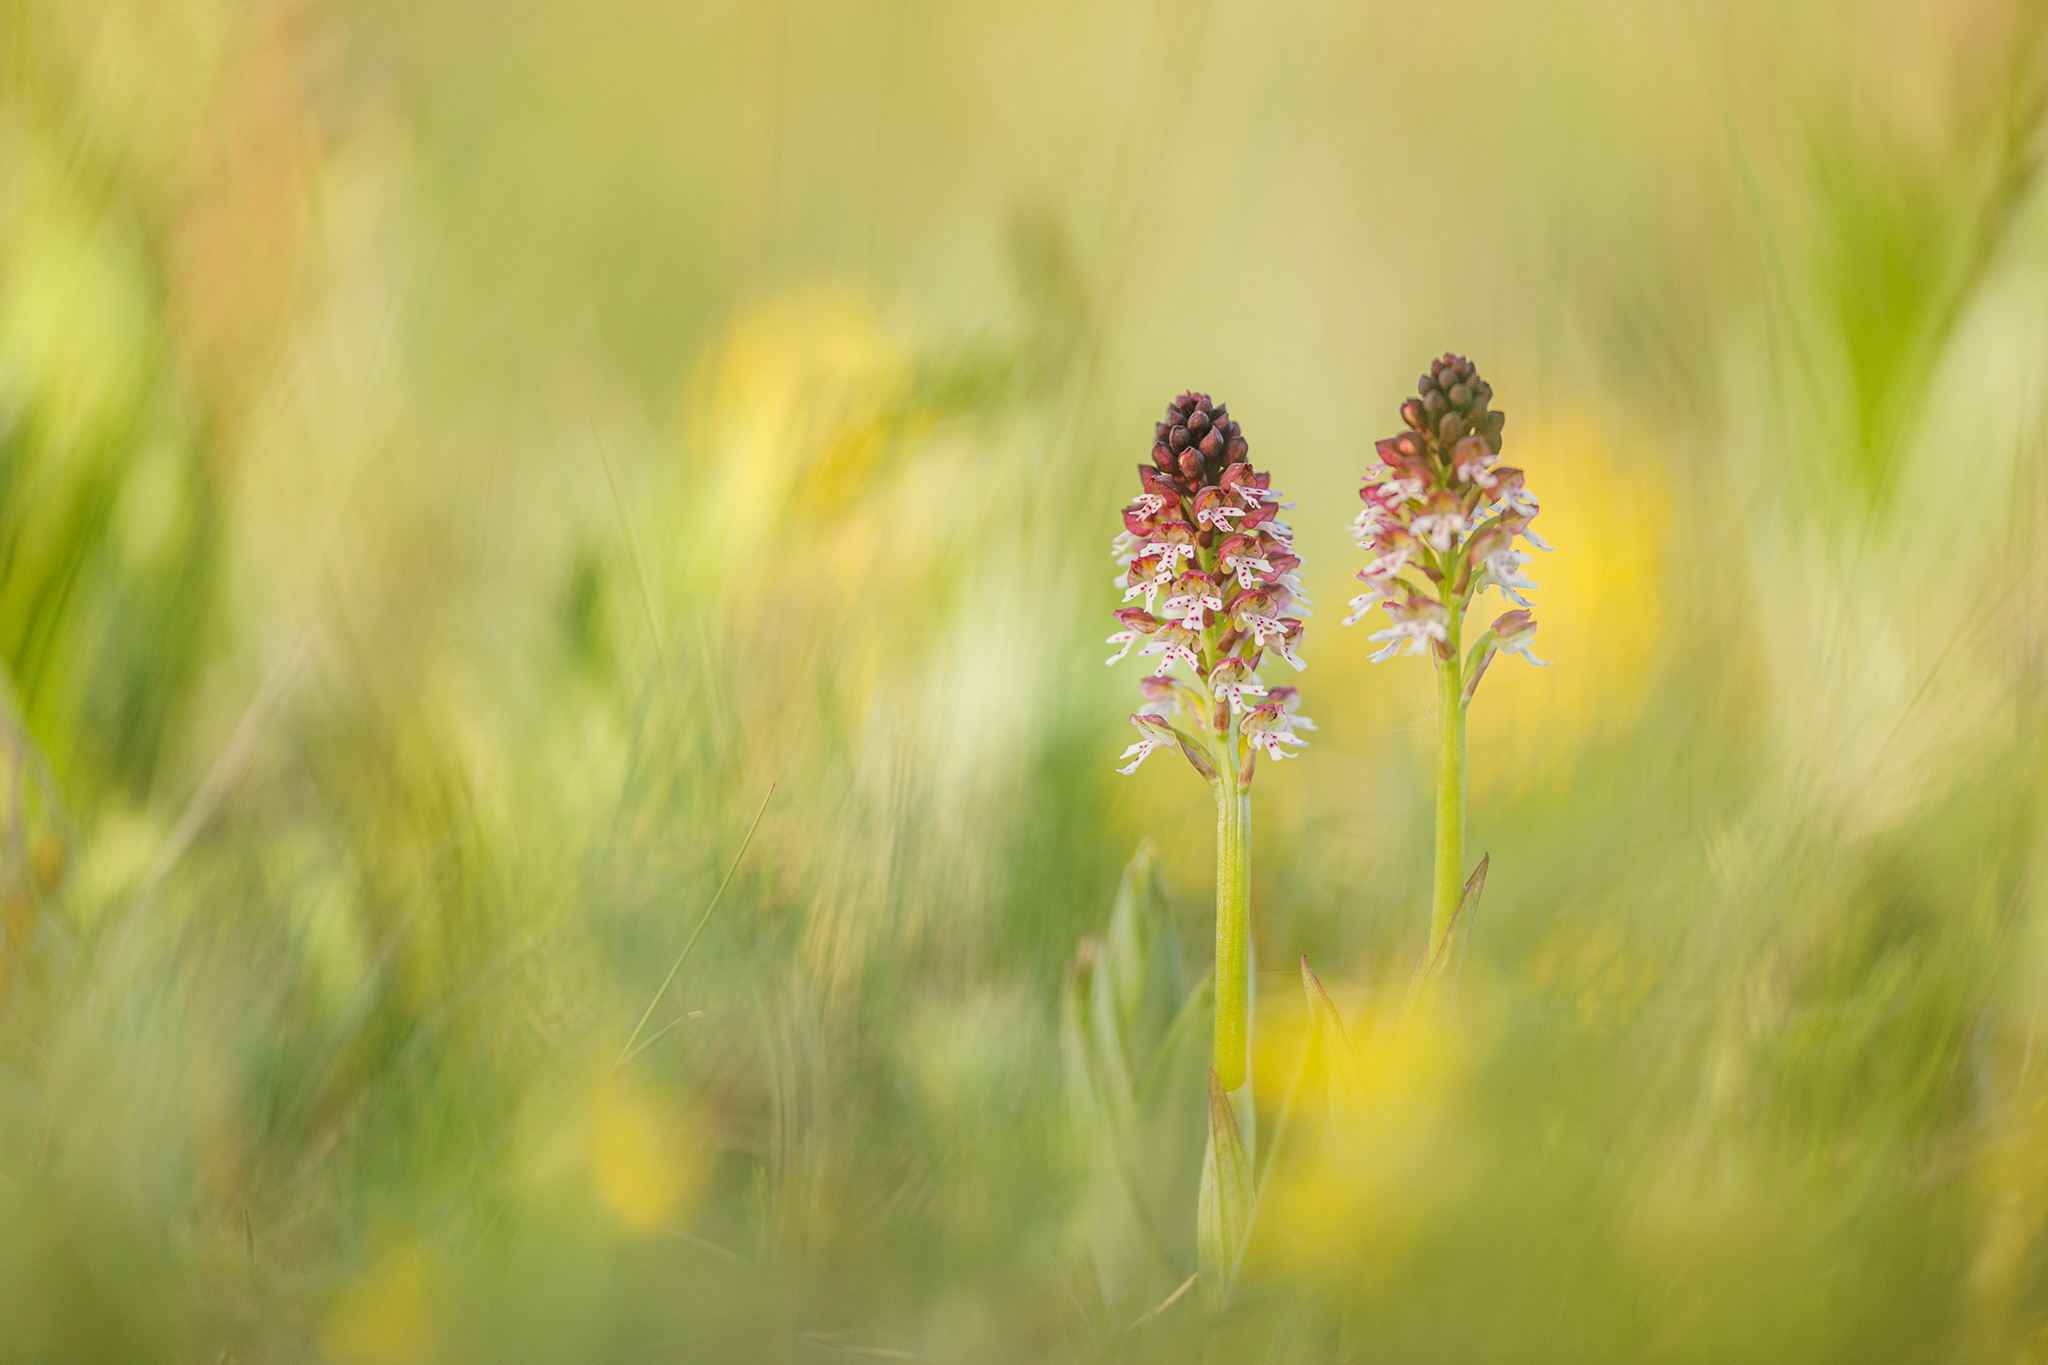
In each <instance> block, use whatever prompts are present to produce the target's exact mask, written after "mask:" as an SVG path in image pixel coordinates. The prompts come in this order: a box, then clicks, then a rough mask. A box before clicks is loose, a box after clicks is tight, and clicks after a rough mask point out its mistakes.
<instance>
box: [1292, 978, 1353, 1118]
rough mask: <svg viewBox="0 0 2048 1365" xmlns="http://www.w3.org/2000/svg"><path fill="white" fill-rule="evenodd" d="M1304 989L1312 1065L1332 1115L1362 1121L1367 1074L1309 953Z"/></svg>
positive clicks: (1302, 981) (1303, 983) (1303, 980)
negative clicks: (1319, 1077) (1306, 1001)
mask: <svg viewBox="0 0 2048 1365" xmlns="http://www.w3.org/2000/svg"><path fill="white" fill-rule="evenodd" d="M1301 985H1302V989H1303V990H1305V991H1307V992H1308V1017H1309V1042H1308V1045H1309V1048H1310V1053H1309V1063H1310V1065H1311V1067H1313V1068H1314V1070H1315V1072H1316V1073H1317V1074H1319V1075H1321V1076H1322V1077H1323V1079H1324V1082H1325V1084H1326V1086H1327V1088H1328V1091H1329V1096H1330V1112H1331V1114H1333V1115H1335V1116H1337V1117H1338V1118H1340V1119H1350V1118H1357V1117H1361V1116H1363V1115H1364V1113H1365V1072H1364V1070H1363V1069H1362V1068H1361V1067H1360V1066H1359V1064H1358V1053H1357V1052H1356V1051H1354V1050H1353V1049H1352V1046H1351V1038H1350V1035H1348V1034H1346V1033H1345V1032H1344V1021H1343V1020H1342V1019H1340V1018H1339V1017H1338V1016H1337V1006H1336V1005H1335V1004H1333V1003H1331V1000H1330V993H1329V992H1328V991H1326V990H1324V989H1323V983H1322V982H1321V981H1319V980H1317V979H1316V974H1315V972H1314V971H1313V970H1311V969H1310V967H1309V965H1308V954H1306V953H1303V954H1302V956H1301Z"/></svg>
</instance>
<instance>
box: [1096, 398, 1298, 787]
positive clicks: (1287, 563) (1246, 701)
mask: <svg viewBox="0 0 2048 1365" xmlns="http://www.w3.org/2000/svg"><path fill="white" fill-rule="evenodd" d="M1250 452H1251V447H1250V444H1249V443H1248V442H1247V441H1246V440H1245V438H1244V432H1243V429H1242V428H1241V427H1240V426H1239V425H1238V423H1237V421H1236V420H1235V419H1234V418H1232V417H1231V416H1230V411H1229V409H1228V408H1227V407H1226V406H1225V405H1223V404H1221V403H1216V402H1213V401H1212V400H1211V399H1210V397H1209V396H1208V395H1207V394H1203V393H1195V392H1192V391H1191V392H1187V393H1183V394H1181V395H1179V396H1178V397H1177V398H1175V399H1174V400H1173V402H1172V403H1170V404H1168V405H1167V410H1166V419H1165V420H1164V421H1162V422H1160V423H1159V424H1158V426H1157V427H1155V428H1154V431H1153V447H1152V460H1151V463H1149V464H1141V465H1139V466H1138V482H1139V488H1140V492H1139V495H1138V497H1137V498H1136V499H1135V500H1134V501H1132V502H1131V503H1130V504H1129V505H1127V506H1126V507H1125V508H1124V509H1123V530H1122V532H1121V533H1120V534H1119V535H1118V536H1117V537H1116V540H1115V543H1114V545H1113V546H1112V552H1113V553H1114V554H1115V556H1116V560H1117V564H1118V567H1119V569H1120V570H1121V572H1120V573H1119V574H1118V575H1117V578H1116V586H1117V588H1118V589H1119V590H1120V591H1121V592H1122V594H1123V600H1124V602H1125V603H1127V604H1129V603H1135V602H1137V601H1139V600H1140V599H1142V600H1143V603H1144V605H1143V607H1142V608H1140V607H1136V606H1128V605H1127V606H1125V607H1123V608H1122V609H1120V610H1118V612H1117V613H1116V615H1117V624H1118V627H1119V628H1118V629H1117V631H1116V632H1115V633H1114V634H1112V635H1111V636H1110V637H1109V641H1108V642H1109V643H1110V644H1112V645H1115V646H1117V651H1116V653H1115V654H1114V655H1112V656H1111V657H1110V659H1109V662H1110V663H1112V664H1113V663H1116V662H1118V661H1119V660H1121V659H1123V658H1124V657H1126V656H1127V655H1129V654H1130V653H1131V652H1133V650H1135V651H1136V652H1137V653H1138V654H1139V655H1140V656H1141V657H1144V658H1147V659H1148V660H1153V661H1156V662H1155V663H1154V664H1153V668H1154V672H1153V674H1152V675H1151V676H1150V677H1148V678H1146V679H1145V680H1144V681H1143V682H1142V683H1141V684H1140V692H1141V693H1142V694H1143V696H1144V699H1145V701H1144V705H1143V706H1142V707H1141V708H1140V709H1139V711H1138V712H1137V713H1135V714H1133V715H1132V717H1131V721H1132V724H1134V725H1136V726H1137V727H1138V730H1139V738H1138V742H1137V743H1135V744H1133V745H1131V747H1130V748H1129V749H1127V750H1125V752H1124V755H1123V757H1124V759H1125V760H1127V762H1126V763H1125V764H1124V766H1122V767H1121V768H1120V769H1119V771H1120V772H1125V773H1129V772H1134V771H1136V769H1137V767H1138V765H1139V764H1141V763H1143V762H1144V761H1145V759H1146V757H1148V756H1149V755H1150V754H1151V753H1152V751H1153V750H1155V749H1160V748H1165V747H1168V746H1169V745H1171V744H1174V743H1176V742H1178V743H1180V744H1181V746H1182V748H1183V749H1184V750H1186V749H1188V748H1189V744H1188V737H1187V735H1186V734H1185V733H1184V732H1183V731H1182V730H1181V729H1180V728H1178V727H1176V725H1175V724H1174V719H1175V717H1177V716H1178V717H1181V718H1182V719H1184V720H1185V721H1186V722H1187V723H1188V725H1189V727H1190V728H1191V729H1193V730H1194V731H1195V732H1197V733H1206V734H1207V735H1209V736H1212V737H1214V738H1217V739H1222V738H1224V737H1226V736H1229V735H1231V734H1232V733H1233V732H1235V733H1237V734H1239V735H1240V736H1241V737H1242V738H1243V740H1244V742H1245V744H1246V745H1247V750H1246V756H1245V759H1244V771H1245V772H1246V773H1248V772H1249V770H1250V765H1251V756H1252V754H1253V753H1264V754H1265V755H1266V756H1267V757H1269V758H1284V757H1288V756H1290V755H1289V753H1288V750H1290V749H1292V748H1297V747H1299V746H1300V745H1301V744H1302V743H1303V742H1304V741H1303V740H1302V739H1301V738H1300V737H1299V735H1298V734H1297V733H1296V731H1297V730H1312V729H1314V728H1315V727H1314V726H1313V725H1312V724H1311V723H1310V722H1308V721H1307V720H1305V719H1303V718H1302V717H1301V716H1300V715H1299V714H1298V708H1299V695H1298V694H1297V693H1296V692H1295V691H1294V689H1292V688H1273V689H1269V688H1268V687H1267V686H1266V685H1265V683H1264V682H1263V681H1262V679H1261V678H1260V676H1259V669H1260V666H1261V664H1262V663H1263V662H1264V660H1265V657H1266V654H1267V652H1268V651H1269V650H1270V651H1271V652H1272V653H1274V654H1276V655H1278V656H1279V657H1280V658H1281V659H1282V660H1284V661H1285V662H1286V663H1287V664H1288V665H1289V666H1290V667H1292V668H1295V669H1301V668H1304V667H1306V665H1305V664H1304V663H1303V661H1302V659H1301V656H1300V653H1299V646H1300V643H1301V639H1302V636H1303V632H1304V630H1305V621H1306V618H1307V617H1309V616H1310V615H1311V610H1310V608H1311V605H1312V604H1311V603H1310V602H1309V600H1308V597H1307V595H1306V594H1305V593H1304V592H1303V591H1302V585H1301V564H1302V561H1301V556H1300V555H1298V554H1297V553H1296V552H1295V549H1294V532H1293V529H1292V528H1291V527H1290V526H1289V525H1288V524H1287V523H1286V522H1285V521H1284V520H1282V519H1281V517H1280V515H1279V514H1280V511H1281V509H1282V508H1284V507H1289V506H1292V504H1290V503H1286V502H1284V501H1283V500H1282V498H1281V495H1280V493H1279V492H1278V491H1277V490H1275V489H1274V488H1273V485H1272V477H1271V476H1270V475H1268V474H1266V473H1263V472H1261V471H1260V470H1258V469H1257V468H1256V467H1255V466H1254V465H1253V464H1252V462H1251V453H1250ZM1282 693H1285V694H1287V697H1288V701H1287V703H1286V704H1284V705H1282V704H1280V703H1279V702H1276V701H1275V698H1276V697H1278V696H1280V694H1282ZM1195 747H1196V748H1198V749H1206V748H1208V747H1209V746H1208V745H1207V744H1206V743H1202V744H1198V745H1196V746H1195ZM1196 766H1197V767H1198V768H1200V767H1201V765H1200V764H1199V763H1198V764H1197V765H1196Z"/></svg>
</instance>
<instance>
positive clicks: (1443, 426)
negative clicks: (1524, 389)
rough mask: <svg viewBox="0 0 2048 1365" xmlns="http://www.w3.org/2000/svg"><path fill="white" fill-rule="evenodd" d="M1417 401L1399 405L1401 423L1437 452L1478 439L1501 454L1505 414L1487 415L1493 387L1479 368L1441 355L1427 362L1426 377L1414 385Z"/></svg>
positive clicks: (1461, 360)
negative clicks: (1483, 376) (1431, 445)
mask: <svg viewBox="0 0 2048 1365" xmlns="http://www.w3.org/2000/svg"><path fill="white" fill-rule="evenodd" d="M1415 391H1416V394H1417V395H1418V396H1417V397H1414V398H1411V399H1409V400H1408V401H1407V402H1405V403H1403V404H1402V405H1401V420H1402V421H1403V422H1406V423H1407V424H1408V429H1409V430H1410V431H1413V432H1416V433H1418V434H1420V435H1421V436H1423V437H1425V438H1427V439H1428V440H1430V441H1431V442H1433V443H1434V444H1435V446H1436V448H1437V449H1438V450H1439V451H1445V450H1451V449H1454V448H1455V447H1456V446H1457V444H1458V442H1459V441H1461V440H1463V439H1464V438H1465V437H1467V436H1477V437H1479V438H1480V439H1481V440H1482V441H1484V442H1485V444H1486V448H1487V449H1488V450H1490V451H1492V452H1493V453H1494V454H1495V455H1498V454H1500V433H1501V428H1502V427H1503V426H1505V425H1506V424H1507V414H1506V413H1501V412H1490V411H1488V410H1487V406H1486V405H1487V404H1488V403H1489V402H1491V401H1492V400H1493V386H1492V385H1491V384H1489V383H1487V382H1486V381H1485V380H1483V379H1481V378H1480V377H1479V368H1478V366H1476V365H1474V364H1473V363H1472V362H1471V361H1470V360H1467V359H1466V358H1465V357H1464V356H1461V355H1452V354H1451V353H1450V352H1449V351H1446V352H1444V354H1443V357H1442V359H1439V360H1432V361H1430V362H1429V373H1428V374H1426V375H1424V376H1422V378H1421V379H1420V380H1418V381H1417V382H1416V385H1415Z"/></svg>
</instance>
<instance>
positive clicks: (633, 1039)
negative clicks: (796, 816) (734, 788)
mask: <svg viewBox="0 0 2048 1365" xmlns="http://www.w3.org/2000/svg"><path fill="white" fill-rule="evenodd" d="M775 787H776V784H775V783H774V782H770V783H769V784H768V794H767V795H766V796H764V797H762V798H761V808H760V809H759V810H757V811H755V812H754V823H753V824H751V825H748V826H747V837H746V838H744V839H742V840H740V851H739V852H737V853H735V854H733V855H732V866H730V867H728V868H726V869H725V877H724V878H723V879H722V880H721V881H720V882H719V883H718V890H716V891H714V892H712V893H711V904H709V905H707V906H705V907H704V914H703V916H702V917H701V918H699V919H698V921H697V927H696V928H695V929H692V930H691V931H690V937H689V940H688V941H687V942H686V943H684V944H683V951H681V952H680V953H677V954H676V962H675V965H674V966H673V967H670V968H669V969H668V975H667V976H665V977H663V978H662V979H661V989H659V990H657V991H656V992H655V993H654V998H653V999H652V1000H650V1001H648V1002H647V1008H646V1009H644V1010H642V1011H640V1022H639V1023H637V1024H635V1025H633V1032H632V1035H631V1036H630V1037H628V1038H627V1039H626V1045H625V1046H624V1047H622V1048H620V1049H619V1060H618V1061H616V1062H614V1063H612V1066H613V1069H615V1070H616V1069H617V1068H619V1067H622V1066H624V1065H625V1064H626V1063H627V1062H630V1061H632V1060H633V1058H634V1057H635V1056H637V1055H639V1053H640V1052H642V1051H645V1050H646V1046H647V1045H651V1044H653V1043H654V1042H656V1041H657V1040H658V1039H660V1037H661V1036H662V1034H664V1033H667V1032H668V1029H666V1028H665V1029H663V1030H661V1032H660V1033H657V1034H655V1035H654V1037H653V1038H649V1039H648V1040H647V1044H646V1045H643V1046H642V1047H639V1048H636V1047H634V1046H633V1045H634V1044H635V1043H637V1042H639V1041H640V1034H641V1032H642V1031H643V1030H645V1029H646V1027H647V1021H648V1020H649V1019H651V1018H653V1017H654V1011H655V1010H657V1009H659V1008H660V1006H661V1002H662V998H663V997H664V996H666V995H667V994H668V988H669V987H670V986H672V985H674V984H675V980H676V973H677V972H680V971H681V970H682V969H683V963H684V962H685V961H687V960H688V959H689V956H690V949H692V948H694V947H696V946H697V936H698V935H699V934H701V933H703V932H704V926H705V925H707V924H709V923H711V912H712V911H714V910H716V909H717V908H718V902H719V901H720V900H721V899H722V898H723V897H724V895H725V888H726V887H728V886H730V885H731V884H732V874H733V873H735V872H737V871H739V870H740V859H742V858H744V857H746V856H747V847H748V845H750V844H752V843H753V842H754V831H755V830H757V829H759V828H761V817H762V816H764V815H766V814H767V813H768V803H769V802H770V801H771V800H773V799H774V798H775ZM671 1027H673V1025H671Z"/></svg>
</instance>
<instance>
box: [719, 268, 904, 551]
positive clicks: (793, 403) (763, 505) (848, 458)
mask: <svg viewBox="0 0 2048 1365" xmlns="http://www.w3.org/2000/svg"><path fill="white" fill-rule="evenodd" d="M908 375H909V367H908V365H907V363H906V361H905V359H904V357H903V355H902V354H901V353H900V352H899V351H898V350H897V349H896V348H895V347H894V346H893V345H891V344H890V342H889V341H888V339H887V338H886V337H885V336H884V335H883V334H882V331H881V329H880V328H879V327H878V326H877V325H876V323H875V320H874V318H873V317H872V316H871V315H870V314H869V313H868V312H867V311H866V310H865V309H863V308H860V307H858V306H857V305H855V304H853V303H851V302H849V301H847V300H845V299H843V298H838V297H834V296H832V295H828V294H811V295H805V296H801V297H795V298H790V299H786V300H783V301H780V302H777V303H773V304H767V305H763V306H760V307H757V308H755V309H753V310H751V311H749V312H747V313H745V314H742V315H741V316H740V317H739V318H738V319H737V320H736V321H734V323H733V324H732V327H731V330H730V331H729V332H728V333H727V335H726V338H725V340H724V343H723V344H722V345H721V346H720V347H719V349H718V351H717V353H716V356H715V358H714V359H713V360H712V361H711V364H710V367H709V372H708V376H707V383H706V391H705V394H704V402H703V404H702V405H701V406H702V410H703V411H704V412H705V429H704V432H703V435H704V437H705V438H706V445H707V446H708V454H709V455H710V458H711V460H712V461H713V462H714V464H715V465H716V466H717V469H718V471H719V472H718V475H717V477H718V478H719V479H720V480H722V482H723V487H722V490H721V493H720V496H718V497H717V498H716V499H715V502H714V503H713V505H715V506H717V508H718V509H719V515H718V520H719V521H720V523H722V525H723V526H724V528H725V531H726V533H727V534H728V535H729V536H730V537H731V538H732V539H733V540H734V541H736V542H738V543H742V544H745V543H749V542H752V541H755V540H758V539H760V538H761V537H762V536H764V535H766V534H768V533H770V532H771V531H772V530H773V529H775V528H779V527H781V526H783V525H784V524H785V523H786V521H787V520H788V518H789V517H790V515H791V514H795V515H796V516H798V517H799V518H814V517H816V516H819V515H823V514H826V513H830V512H832V511H835V510H838V509H841V508H843V507H845V506H846V505H847V504H848V503H850V502H851V501H853V500H854V499H856V498H857V497H858V496H859V495H860V494H861V492H862V491H863V490H864V489H865V488H866V486H867V484H868V483H869V481H870V479H871V478H872V477H873V475H874V474H875V472H876V468H877V465H878V462H879V456H880V454H881V452H882V449H883V447H884V444H885V438H886V436H887V434H888V420H889V418H890V415H891V413H892V412H893V411H894V409H895V407H896V405H897V399H898V398H899V396H900V395H901V393H902V391H903V388H904V385H905V383H906V381H907V378H908Z"/></svg>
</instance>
